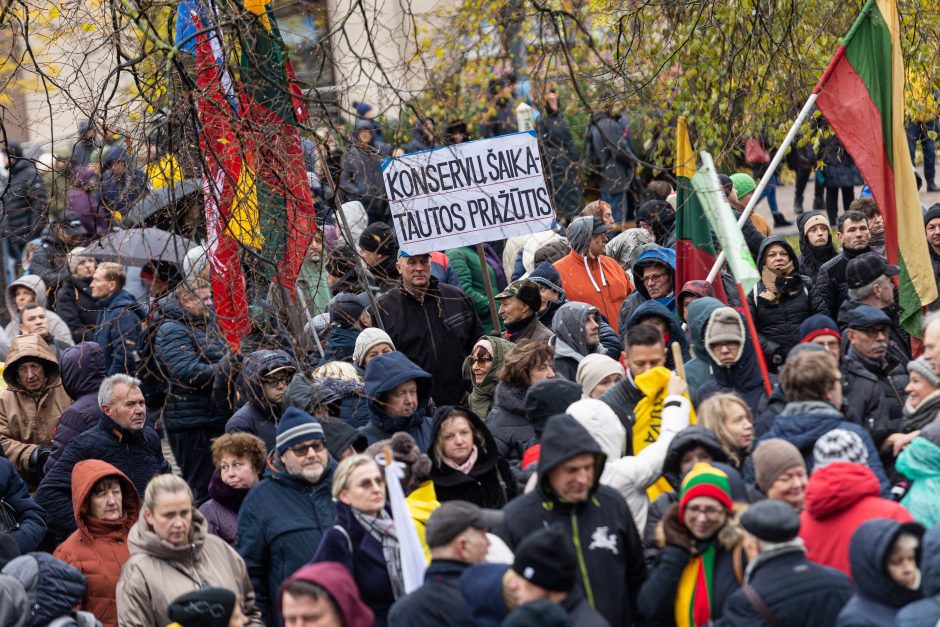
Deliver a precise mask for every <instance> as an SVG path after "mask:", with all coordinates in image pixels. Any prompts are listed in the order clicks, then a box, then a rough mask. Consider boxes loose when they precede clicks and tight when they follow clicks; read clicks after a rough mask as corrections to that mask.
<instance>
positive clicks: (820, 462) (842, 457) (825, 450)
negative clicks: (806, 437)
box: [813, 429, 868, 470]
mask: <svg viewBox="0 0 940 627" xmlns="http://www.w3.org/2000/svg"><path fill="white" fill-rule="evenodd" d="M836 462H852V463H853V464H863V465H864V464H867V463H868V449H867V448H865V442H863V441H862V438H861V436H859V435H858V434H857V433H855V432H854V431H849V430H848V429H833V430H832V431H828V432H826V433H824V434H823V435H821V436H820V437H819V439H818V440H816V445H815V446H813V469H814V470H815V469H816V468H824V467H826V466H828V465H829V464H834V463H836Z"/></svg>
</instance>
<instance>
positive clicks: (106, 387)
mask: <svg viewBox="0 0 940 627" xmlns="http://www.w3.org/2000/svg"><path fill="white" fill-rule="evenodd" d="M118 383H123V384H124V385H126V386H128V387H132V388H138V389H140V385H141V383H140V379H137V378H135V377H132V376H130V375H127V374H112V375H111V376H110V377H108V378H107V379H105V380H104V381H102V382H101V387H99V388H98V407H100V408H101V409H102V410H103V409H104V406H105V405H109V406H110V405H111V403H113V402H114V386H115V385H116V384H118Z"/></svg>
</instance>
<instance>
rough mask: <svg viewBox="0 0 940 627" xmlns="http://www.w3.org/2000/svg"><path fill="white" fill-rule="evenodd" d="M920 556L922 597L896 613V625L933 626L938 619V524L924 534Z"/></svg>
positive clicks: (939, 550)
mask: <svg viewBox="0 0 940 627" xmlns="http://www.w3.org/2000/svg"><path fill="white" fill-rule="evenodd" d="M921 556H922V557H921V562H920V577H921V579H920V590H921V592H922V593H923V595H924V598H923V599H921V600H920V601H915V602H913V603H911V604H910V605H908V606H906V607H904V608H903V609H902V610H901V611H899V612H898V613H897V616H896V617H895V622H894V624H895V625H897V627H935V626H936V624H937V621H940V525H938V526H934V527H931V528H930V529H928V530H927V533H925V534H924V539H923V544H922V548H921Z"/></svg>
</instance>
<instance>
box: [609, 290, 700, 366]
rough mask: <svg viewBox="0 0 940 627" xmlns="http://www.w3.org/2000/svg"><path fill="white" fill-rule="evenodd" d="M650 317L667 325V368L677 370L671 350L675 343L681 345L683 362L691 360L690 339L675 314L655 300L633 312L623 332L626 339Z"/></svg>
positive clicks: (647, 302)
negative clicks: (628, 334) (630, 331)
mask: <svg viewBox="0 0 940 627" xmlns="http://www.w3.org/2000/svg"><path fill="white" fill-rule="evenodd" d="M650 317H655V318H659V319H660V320H662V321H663V322H664V323H665V324H666V328H668V329H669V331H668V332H669V337H666V338H663V339H664V340H666V348H667V349H669V350H667V351H666V367H667V368H669V369H670V370H675V368H676V364H675V363H674V362H675V360H674V359H673V357H672V350H671V348H670V347H671V346H672V343H673V342H678V343H679V348H680V349H681V350H682V361H683V362H685V361H688V360H689V359H691V358H692V355H691V353H689V339H688V338H687V337H686V335H685V333H684V332H683V331H682V327H681V326H679V319H678V318H676V314H675V312H673V311H669V308H668V307H666V306H665V305H663V304H662V303H659V302H657V301H655V300H648V301H646V302H645V303H643V304H641V305H640V306H639V307H637V308H636V309H634V310H633V313H632V314H631V315H630V319H629V320H627V326H626V327H625V330H624V331H623V332H622V333H623V335H624V337H626V335H627V331H629V330H630V329H632V328H633V327H635V326H636V325H638V324H640V321H641V320H643V319H644V318H650Z"/></svg>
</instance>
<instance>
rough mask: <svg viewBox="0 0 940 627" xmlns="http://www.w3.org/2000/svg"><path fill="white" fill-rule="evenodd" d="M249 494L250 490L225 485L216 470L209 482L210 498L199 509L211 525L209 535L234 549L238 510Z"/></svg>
mask: <svg viewBox="0 0 940 627" xmlns="http://www.w3.org/2000/svg"><path fill="white" fill-rule="evenodd" d="M247 494H248V490H238V489H236V488H232V487H230V486H227V485H226V484H225V483H223V482H222V477H221V476H219V471H218V470H216V471H215V472H214V473H212V479H210V480H209V497H210V498H209V500H208V501H206V502H205V503H203V504H202V506H201V507H200V508H199V512H200V513H201V514H202V515H203V516H205V518H206V522H207V523H209V533H211V534H212V535H216V536H219V537H220V538H222V539H223V540H225V541H226V542H228V543H229V544H230V545H231V546H233V547H234V546H235V537H236V536H237V535H238V508H240V507H241V505H242V501H243V500H244V499H245V495H247Z"/></svg>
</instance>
